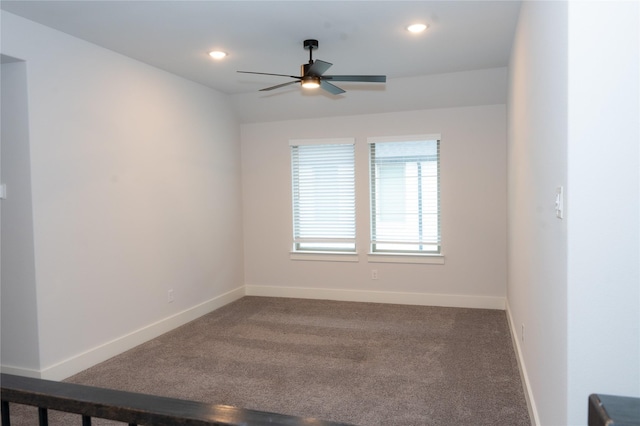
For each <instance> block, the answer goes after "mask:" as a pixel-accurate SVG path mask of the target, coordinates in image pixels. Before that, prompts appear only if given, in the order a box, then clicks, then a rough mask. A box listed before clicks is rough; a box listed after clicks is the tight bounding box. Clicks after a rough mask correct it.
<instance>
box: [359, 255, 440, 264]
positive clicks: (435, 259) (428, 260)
mask: <svg viewBox="0 0 640 426" xmlns="http://www.w3.org/2000/svg"><path fill="white" fill-rule="evenodd" d="M367 261H368V262H370V263H423V264H431V265H444V255H442V254H391V253H369V255H368V256H367Z"/></svg>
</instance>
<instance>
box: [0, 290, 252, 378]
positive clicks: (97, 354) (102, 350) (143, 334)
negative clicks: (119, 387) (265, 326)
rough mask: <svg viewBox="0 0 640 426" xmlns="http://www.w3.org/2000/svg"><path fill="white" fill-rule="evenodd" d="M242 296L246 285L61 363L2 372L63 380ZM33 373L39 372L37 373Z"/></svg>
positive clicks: (3, 369) (9, 369) (4, 368)
mask: <svg viewBox="0 0 640 426" xmlns="http://www.w3.org/2000/svg"><path fill="white" fill-rule="evenodd" d="M243 296H244V287H238V288H236V289H234V290H231V291H228V292H226V293H224V294H221V295H220V296H217V297H214V298H213V299H210V300H207V301H206V302H203V303H201V304H199V305H196V306H194V307H192V308H189V309H186V310H184V311H182V312H179V313H177V314H175V315H172V316H170V317H168V318H164V319H162V320H160V321H158V322H155V323H153V324H150V325H148V326H146V327H143V328H140V329H138V330H135V331H133V332H131V333H129V334H127V335H125V336H122V337H119V338H117V339H115V340H112V341H110V342H107V343H104V344H102V345H100V346H98V347H95V348H93V349H90V350H88V351H86V352H83V353H81V354H78V355H76V356H73V357H71V358H69V359H66V360H64V361H62V362H60V363H58V364H55V365H52V366H49V367H46V368H44V369H42V370H41V371H35V372H34V371H26V370H25V369H19V368H12V367H5V366H2V372H3V373H5V372H6V373H9V374H20V375H23V376H26V375H29V376H30V377H38V378H41V379H47V380H64V379H66V378H67V377H70V376H73V375H74V374H77V373H79V372H81V371H83V370H86V369H87V368H89V367H92V366H94V365H96V364H98V363H100V362H103V361H106V360H107V359H109V358H112V357H114V356H116V355H118V354H121V353H123V352H125V351H127V350H129V349H132V348H134V347H136V346H138V345H140V344H142V343H145V342H147V341H149V340H151V339H154V338H156V337H158V336H160V335H162V334H164V333H166V332H168V331H171V330H173V329H175V328H177V327H180V326H181V325H184V324H186V323H188V322H190V321H193V320H195V319H197V318H199V317H201V316H202V315H205V314H208V313H209V312H212V311H215V310H216V309H218V308H220V307H222V306H224V305H226V304H228V303H231V302H233V301H235V300H238V299H240V298H241V297H243ZM22 373H27V374H22ZM32 373H36V374H35V375H34V374H32Z"/></svg>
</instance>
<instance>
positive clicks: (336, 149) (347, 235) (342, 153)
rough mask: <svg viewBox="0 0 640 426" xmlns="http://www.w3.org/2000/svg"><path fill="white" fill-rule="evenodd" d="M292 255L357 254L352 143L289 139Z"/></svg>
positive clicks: (350, 140)
mask: <svg viewBox="0 0 640 426" xmlns="http://www.w3.org/2000/svg"><path fill="white" fill-rule="evenodd" d="M289 145H290V146H291V178H292V195H293V250H294V251H295V252H304V251H308V252H352V253H353V252H355V250H356V239H355V238H356V218H355V216H356V212H355V210H356V209H355V166H354V155H355V153H354V140H353V139H329V140H292V141H290V142H289Z"/></svg>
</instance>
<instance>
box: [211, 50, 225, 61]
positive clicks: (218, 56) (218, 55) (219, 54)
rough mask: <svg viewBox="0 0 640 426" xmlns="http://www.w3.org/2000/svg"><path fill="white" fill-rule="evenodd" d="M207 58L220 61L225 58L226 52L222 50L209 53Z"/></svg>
mask: <svg viewBox="0 0 640 426" xmlns="http://www.w3.org/2000/svg"><path fill="white" fill-rule="evenodd" d="M209 56H211V57H212V58H213V59H222V58H224V57H225V56H227V52H223V51H222V50H213V51H211V52H209Z"/></svg>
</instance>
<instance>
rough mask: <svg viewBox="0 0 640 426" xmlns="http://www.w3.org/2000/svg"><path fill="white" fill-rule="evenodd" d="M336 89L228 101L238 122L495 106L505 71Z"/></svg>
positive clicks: (501, 100)
mask: <svg viewBox="0 0 640 426" xmlns="http://www.w3.org/2000/svg"><path fill="white" fill-rule="evenodd" d="M274 84H275V83H274ZM341 87H343V88H344V89H345V90H347V93H345V94H344V95H339V96H334V95H330V94H327V93H324V92H319V93H316V92H313V93H310V92H307V91H304V90H300V89H299V87H296V86H295V85H294V86H291V87H290V88H288V89H282V90H278V91H274V92H256V93H245V94H240V95H233V96H231V101H232V103H233V105H234V108H235V110H236V111H237V114H238V116H239V117H240V120H241V121H242V122H243V123H256V122H265V121H281V120H294V119H305V118H317V117H335V116H341V115H355V114H376V113H385V112H398V111H417V110H423V109H431V108H454V107H465V106H479V105H497V104H505V103H506V102H507V69H506V68H489V69H483V70H474V71H462V72H452V73H447V74H435V75H425V76H418V77H405V78H390V79H388V80H387V83H386V84H373V83H370V84H362V83H343V84H341Z"/></svg>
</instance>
